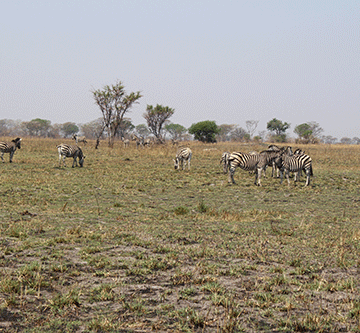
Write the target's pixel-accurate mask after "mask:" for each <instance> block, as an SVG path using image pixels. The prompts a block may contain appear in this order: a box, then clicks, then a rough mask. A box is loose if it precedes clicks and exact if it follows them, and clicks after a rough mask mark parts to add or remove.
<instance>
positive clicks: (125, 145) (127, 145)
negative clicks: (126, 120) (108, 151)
mask: <svg viewBox="0 0 360 333" xmlns="http://www.w3.org/2000/svg"><path fill="white" fill-rule="evenodd" d="M121 141H122V142H123V143H124V147H125V148H126V147H129V146H130V140H129V139H125V138H124V137H123V136H122V137H121Z"/></svg>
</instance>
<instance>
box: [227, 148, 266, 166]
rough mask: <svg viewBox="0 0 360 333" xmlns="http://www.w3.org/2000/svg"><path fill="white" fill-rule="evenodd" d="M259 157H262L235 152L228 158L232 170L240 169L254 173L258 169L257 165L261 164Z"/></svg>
mask: <svg viewBox="0 0 360 333" xmlns="http://www.w3.org/2000/svg"><path fill="white" fill-rule="evenodd" d="M259 157H260V155H258V154H246V153H241V152H233V153H231V154H230V156H229V158H228V160H229V166H230V169H235V168H237V167H239V168H241V169H243V170H246V171H253V170H255V169H256V167H257V164H258V163H259Z"/></svg>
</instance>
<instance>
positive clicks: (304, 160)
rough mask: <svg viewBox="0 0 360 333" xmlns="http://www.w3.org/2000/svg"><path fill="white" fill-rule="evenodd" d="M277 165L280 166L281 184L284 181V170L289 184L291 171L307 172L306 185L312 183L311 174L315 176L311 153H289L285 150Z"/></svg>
mask: <svg viewBox="0 0 360 333" xmlns="http://www.w3.org/2000/svg"><path fill="white" fill-rule="evenodd" d="M276 163H277V165H278V166H279V167H280V178H281V181H280V184H282V181H283V178H284V177H283V172H284V171H285V176H286V179H287V181H288V185H290V180H289V172H296V173H298V172H301V171H302V170H304V171H305V173H306V183H305V186H308V185H310V176H313V169H312V160H311V157H310V156H309V155H306V154H304V153H298V154H293V155H291V154H289V153H287V152H284V153H283V154H282V155H281V156H280V157H279V159H277V160H276ZM295 176H296V175H295Z"/></svg>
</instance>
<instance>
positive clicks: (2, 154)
mask: <svg viewBox="0 0 360 333" xmlns="http://www.w3.org/2000/svg"><path fill="white" fill-rule="evenodd" d="M3 156H4V152H2V153H1V155H0V157H1V159H2V161H3V163H5V160H4V157H3Z"/></svg>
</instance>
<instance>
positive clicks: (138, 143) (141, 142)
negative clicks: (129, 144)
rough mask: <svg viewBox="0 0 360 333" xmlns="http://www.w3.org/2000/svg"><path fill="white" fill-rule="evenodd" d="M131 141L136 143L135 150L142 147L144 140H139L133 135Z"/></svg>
mask: <svg viewBox="0 0 360 333" xmlns="http://www.w3.org/2000/svg"><path fill="white" fill-rule="evenodd" d="M132 141H136V148H139V146H140V147H144V138H139V137H138V136H136V135H135V134H133V137H132Z"/></svg>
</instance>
